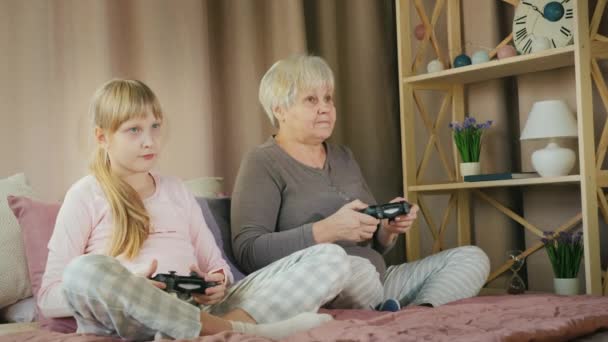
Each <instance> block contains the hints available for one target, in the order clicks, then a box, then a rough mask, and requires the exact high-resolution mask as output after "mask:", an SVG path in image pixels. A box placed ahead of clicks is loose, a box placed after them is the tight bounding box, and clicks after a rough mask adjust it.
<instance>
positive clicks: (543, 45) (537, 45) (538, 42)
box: [531, 36, 551, 52]
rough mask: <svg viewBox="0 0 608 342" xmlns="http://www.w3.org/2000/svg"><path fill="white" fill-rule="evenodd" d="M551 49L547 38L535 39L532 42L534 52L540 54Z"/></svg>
mask: <svg viewBox="0 0 608 342" xmlns="http://www.w3.org/2000/svg"><path fill="white" fill-rule="evenodd" d="M550 48H551V42H550V41H549V38H547V37H542V36H539V37H534V38H533V40H532V47H531V49H532V50H531V51H532V52H538V51H543V50H549V49H550Z"/></svg>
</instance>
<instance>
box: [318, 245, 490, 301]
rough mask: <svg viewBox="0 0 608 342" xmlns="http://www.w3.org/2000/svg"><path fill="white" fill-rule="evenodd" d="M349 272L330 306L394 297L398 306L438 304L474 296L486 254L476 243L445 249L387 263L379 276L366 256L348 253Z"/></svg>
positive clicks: (486, 268) (482, 278)
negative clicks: (431, 253) (340, 290)
mask: <svg viewBox="0 0 608 342" xmlns="http://www.w3.org/2000/svg"><path fill="white" fill-rule="evenodd" d="M348 259H349V262H350V266H351V267H350V268H351V275H350V277H349V280H348V281H347V283H346V285H345V286H344V290H343V292H342V293H340V295H339V296H338V297H337V298H336V299H335V300H334V301H332V302H331V304H330V307H331V308H341V309H350V308H355V309H369V308H375V307H376V306H377V305H378V304H380V303H381V302H382V301H384V300H386V299H389V298H394V299H397V300H398V301H399V302H400V303H401V306H402V307H404V306H407V305H419V304H423V303H429V304H432V305H433V306H439V305H442V304H445V303H449V302H452V301H455V300H458V299H463V298H469V297H473V296H475V295H476V294H477V293H478V292H479V290H480V289H481V287H482V286H483V284H484V283H485V281H486V279H487V277H488V274H489V272H490V261H489V259H488V256H487V255H486V254H485V253H484V252H483V251H482V250H481V249H480V248H478V247H476V246H464V247H458V248H453V249H448V250H445V251H443V252H440V253H437V254H433V255H431V256H428V257H426V258H424V259H421V260H418V261H415V262H411V263H404V264H401V265H396V266H390V267H389V268H388V269H387V270H386V272H385V274H384V277H383V279H380V276H379V275H378V272H377V271H376V268H375V267H374V266H373V265H372V264H371V263H370V262H369V261H368V260H367V259H364V258H361V257H357V256H348Z"/></svg>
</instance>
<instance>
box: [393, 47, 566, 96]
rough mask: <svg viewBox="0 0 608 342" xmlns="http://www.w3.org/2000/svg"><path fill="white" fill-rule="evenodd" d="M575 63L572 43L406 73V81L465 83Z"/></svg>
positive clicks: (416, 83)
mask: <svg viewBox="0 0 608 342" xmlns="http://www.w3.org/2000/svg"><path fill="white" fill-rule="evenodd" d="M572 65H574V45H569V46H566V47H563V48H558V49H550V50H545V51H541V52H537V53H533V54H529V55H521V56H515V57H510V58H506V59H503V60H493V61H490V62H486V63H481V64H475V65H468V66H465V67H460V68H453V69H448V70H443V71H439V72H434V73H431V74H422V75H417V76H411V77H405V78H404V79H403V82H404V83H406V84H409V85H412V86H415V87H416V86H418V87H424V86H431V85H433V86H437V85H449V84H466V83H475V82H481V81H488V80H493V79H497V78H501V77H506V76H513V75H520V74H525V73H530V72H537V71H544V70H551V69H557V68H563V67H567V66H572Z"/></svg>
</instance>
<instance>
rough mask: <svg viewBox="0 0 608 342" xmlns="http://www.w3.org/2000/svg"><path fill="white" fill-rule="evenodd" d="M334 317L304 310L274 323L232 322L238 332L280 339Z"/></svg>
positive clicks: (233, 327)
mask: <svg viewBox="0 0 608 342" xmlns="http://www.w3.org/2000/svg"><path fill="white" fill-rule="evenodd" d="M332 319H333V318H332V317H331V315H328V314H318V313H314V312H304V313H301V314H299V315H296V316H293V317H291V318H289V319H286V320H284V321H279V322H274V323H265V324H251V323H244V322H237V321H231V322H230V323H231V324H232V329H233V330H234V331H236V332H240V333H243V334H250V335H257V336H262V337H269V338H272V339H280V338H283V337H287V336H289V335H291V334H295V333H297V332H300V331H304V330H309V329H312V328H314V327H317V326H319V325H321V324H323V323H325V322H328V321H331V320H332Z"/></svg>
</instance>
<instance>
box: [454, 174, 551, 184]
mask: <svg viewBox="0 0 608 342" xmlns="http://www.w3.org/2000/svg"><path fill="white" fill-rule="evenodd" d="M533 177H539V175H538V173H536V172H524V173H510V172H506V173H486V174H482V175H470V176H464V181H465V182H485V181H496V180H504V179H524V178H533Z"/></svg>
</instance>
